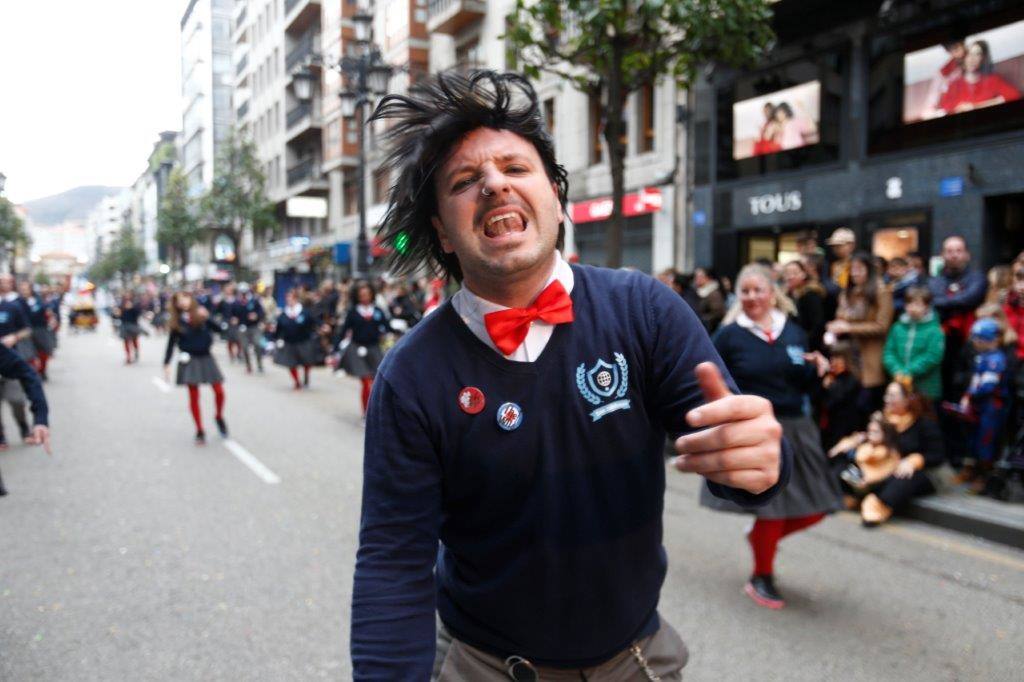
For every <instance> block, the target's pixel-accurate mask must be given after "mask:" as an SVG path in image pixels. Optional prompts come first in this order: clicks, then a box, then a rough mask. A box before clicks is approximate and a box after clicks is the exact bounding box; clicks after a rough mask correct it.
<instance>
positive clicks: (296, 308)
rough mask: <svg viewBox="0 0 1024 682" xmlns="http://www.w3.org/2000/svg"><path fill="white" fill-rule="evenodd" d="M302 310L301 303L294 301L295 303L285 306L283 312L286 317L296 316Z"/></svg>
mask: <svg viewBox="0 0 1024 682" xmlns="http://www.w3.org/2000/svg"><path fill="white" fill-rule="evenodd" d="M301 312H302V304H301V303H296V304H295V305H289V306H285V309H284V314H285V315H287V316H288V317H298V316H299V313H301Z"/></svg>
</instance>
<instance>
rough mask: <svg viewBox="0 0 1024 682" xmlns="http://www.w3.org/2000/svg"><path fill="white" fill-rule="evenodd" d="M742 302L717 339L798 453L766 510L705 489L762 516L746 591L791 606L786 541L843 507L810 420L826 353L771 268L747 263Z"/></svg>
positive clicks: (761, 601) (761, 600)
mask: <svg viewBox="0 0 1024 682" xmlns="http://www.w3.org/2000/svg"><path fill="white" fill-rule="evenodd" d="M736 282H737V292H738V295H739V301H738V303H737V304H736V305H734V306H733V308H732V309H731V310H730V311H729V313H728V314H727V315H726V316H725V319H724V320H723V324H722V327H721V328H720V329H719V330H718V333H717V334H715V336H714V338H713V339H712V341H713V342H714V344H715V348H716V349H717V350H718V353H719V355H721V356H722V360H723V361H724V362H725V366H726V367H728V369H729V372H730V373H731V374H732V377H733V379H734V380H735V381H736V385H737V386H738V387H739V389H740V390H741V391H742V392H743V393H749V394H752V395H759V396H761V397H763V398H766V399H767V400H769V401H771V403H772V406H773V407H774V409H775V418H776V419H778V420H779V423H781V424H782V432H783V434H784V435H785V437H786V439H787V440H788V441H789V443H790V445H791V446H792V447H793V470H792V476H791V478H790V480H789V484H788V485H787V486H786V488H784V489H783V490H782V491H781V492H780V493H779V494H778V495H777V496H776V497H775V498H773V499H772V501H771V502H769V503H768V504H767V505H765V506H763V507H759V508H757V509H754V510H746V509H743V508H741V507H739V506H737V505H735V504H733V503H731V502H726V501H724V500H720V499H719V498H716V497H714V496H712V495H711V493H710V491H708V490H707V489H704V490H702V491H701V504H702V505H703V506H706V507H710V508H712V509H717V510H720V511H732V512H748V513H753V514H755V515H756V516H757V520H756V521H755V523H754V525H753V527H752V528H751V530H750V531H749V532H748V533H747V539H748V540H749V542H750V547H751V550H752V551H753V555H754V570H753V574H752V575H751V577H750V580H749V581H748V582H747V584H746V585H745V586H744V588H743V589H744V592H745V593H746V594H747V596H749V597H750V598H751V599H753V600H754V602H755V603H757V604H758V605H759V606H764V607H766V608H770V609H780V608H782V607H783V606H784V605H785V602H784V601H783V599H782V596H781V595H780V594H779V592H778V590H777V589H776V587H775V583H774V568H773V564H774V559H775V552H776V549H777V547H778V544H779V541H781V540H782V538H784V537H786V536H787V535H790V534H792V533H795V532H797V531H799V530H802V529H804V528H808V527H809V526H812V525H814V524H815V523H818V522H819V521H821V520H822V519H823V518H824V517H825V515H826V514H830V513H832V512H834V511H836V510H837V509H839V508H840V507H841V506H842V497H841V494H840V491H839V484H838V481H837V480H836V479H835V477H834V476H833V475H832V473H831V471H830V469H829V462H828V459H827V458H826V457H825V453H824V451H823V450H822V448H821V434H820V432H819V431H818V427H817V426H816V425H815V423H814V420H813V419H812V418H811V416H810V414H809V409H808V408H809V405H810V400H809V398H808V392H809V391H810V390H811V389H812V388H813V387H814V386H815V385H817V383H818V382H819V381H820V379H821V377H822V376H824V374H825V373H826V372H827V371H828V368H829V363H828V360H827V359H825V357H824V356H822V355H821V353H818V352H809V351H808V344H807V334H806V333H805V332H804V330H803V329H801V327H800V325H798V324H797V323H796V321H795V320H794V319H793V318H792V317H791V315H792V314H793V313H795V312H796V307H795V306H794V305H793V302H792V301H791V300H790V299H789V298H788V297H787V296H786V295H785V294H784V293H782V290H781V289H780V288H779V286H778V284H777V283H776V281H775V277H774V275H773V274H772V272H771V271H770V270H768V269H767V268H765V267H764V266H761V265H748V266H746V267H745V268H743V270H741V271H740V274H739V277H737V278H736Z"/></svg>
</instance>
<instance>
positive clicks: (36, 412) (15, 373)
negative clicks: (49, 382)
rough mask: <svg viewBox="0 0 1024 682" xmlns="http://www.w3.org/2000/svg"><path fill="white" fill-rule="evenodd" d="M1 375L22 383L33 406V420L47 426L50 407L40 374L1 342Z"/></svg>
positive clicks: (38, 424) (37, 424)
mask: <svg viewBox="0 0 1024 682" xmlns="http://www.w3.org/2000/svg"><path fill="white" fill-rule="evenodd" d="M0 376H3V377H4V378H7V379H17V380H18V382H20V383H21V387H22V388H23V389H24V390H25V395H26V396H28V400H29V404H30V405H31V406H32V418H33V422H34V423H35V425H36V426H46V425H47V424H48V423H49V421H48V419H49V408H48V407H47V404H46V395H45V394H44V393H43V384H42V382H41V381H40V380H39V375H38V374H36V371H35V370H34V369H32V368H31V367H30V366H29V364H28V363H27V362H25V361H24V360H22V359H21V356H20V355H18V354H17V353H15V352H14V351H12V350H11V349H10V348H8V347H7V346H5V345H3V344H0Z"/></svg>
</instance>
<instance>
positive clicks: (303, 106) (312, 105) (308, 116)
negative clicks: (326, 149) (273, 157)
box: [285, 99, 323, 147]
mask: <svg viewBox="0 0 1024 682" xmlns="http://www.w3.org/2000/svg"><path fill="white" fill-rule="evenodd" d="M321 118H322V117H321V114H320V100H319V99H315V100H313V101H312V102H301V103H299V104H297V105H295V106H294V107H292V108H291V109H289V110H288V112H287V113H286V114H285V139H286V140H287V141H288V142H290V143H293V144H299V143H302V142H310V141H312V140H311V139H310V138H314V137H319V136H320V130H321V128H322V127H323V121H322V120H321ZM316 146H318V147H319V146H320V145H319V143H317V144H316Z"/></svg>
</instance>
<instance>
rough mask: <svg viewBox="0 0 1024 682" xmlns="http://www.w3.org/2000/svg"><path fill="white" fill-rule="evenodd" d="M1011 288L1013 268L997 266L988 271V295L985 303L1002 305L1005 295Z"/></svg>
mask: <svg viewBox="0 0 1024 682" xmlns="http://www.w3.org/2000/svg"><path fill="white" fill-rule="evenodd" d="M1012 288H1013V268H1012V267H1011V266H1009V265H997V266H995V267H994V268H990V269H989V271H988V293H987V294H985V303H996V304H998V305H1002V304H1003V303H1005V302H1006V295H1007V294H1008V293H1010V289H1012Z"/></svg>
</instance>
